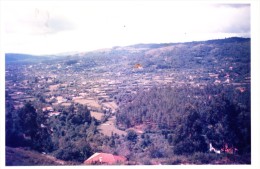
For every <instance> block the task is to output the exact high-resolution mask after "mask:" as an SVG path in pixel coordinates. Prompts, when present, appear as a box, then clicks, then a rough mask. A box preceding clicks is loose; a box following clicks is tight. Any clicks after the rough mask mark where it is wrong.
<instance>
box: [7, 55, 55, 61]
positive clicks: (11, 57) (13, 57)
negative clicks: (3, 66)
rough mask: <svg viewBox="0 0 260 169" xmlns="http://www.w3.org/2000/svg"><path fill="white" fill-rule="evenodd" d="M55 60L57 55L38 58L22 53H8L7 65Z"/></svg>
mask: <svg viewBox="0 0 260 169" xmlns="http://www.w3.org/2000/svg"><path fill="white" fill-rule="evenodd" d="M55 58H56V55H51V56H37V55H29V54H20V53H6V54H5V63H14V62H16V63H17V62H22V63H30V62H39V61H45V60H50V59H55Z"/></svg>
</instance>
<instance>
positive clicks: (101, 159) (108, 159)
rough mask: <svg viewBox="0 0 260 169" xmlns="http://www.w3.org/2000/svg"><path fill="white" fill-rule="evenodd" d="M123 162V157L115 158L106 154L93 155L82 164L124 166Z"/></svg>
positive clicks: (115, 156)
mask: <svg viewBox="0 0 260 169" xmlns="http://www.w3.org/2000/svg"><path fill="white" fill-rule="evenodd" d="M125 162H126V158H125V157H123V156H117V155H113V154H108V153H95V154H93V155H92V156H91V157H89V158H88V159H87V160H85V161H84V164H87V165H91V164H98V165H102V164H105V165H113V164H124V163H125Z"/></svg>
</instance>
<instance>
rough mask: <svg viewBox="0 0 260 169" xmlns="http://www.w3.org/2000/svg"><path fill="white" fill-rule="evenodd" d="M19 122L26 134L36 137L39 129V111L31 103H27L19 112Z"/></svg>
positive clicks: (32, 137)
mask: <svg viewBox="0 0 260 169" xmlns="http://www.w3.org/2000/svg"><path fill="white" fill-rule="evenodd" d="M18 114H19V123H20V125H21V129H22V131H23V133H24V134H26V135H28V136H30V137H31V139H34V138H35V136H36V133H37V130H38V128H39V127H38V125H37V113H36V110H35V108H34V107H33V106H32V104H31V103H26V104H25V105H24V107H23V108H21V109H20V110H19V112H18Z"/></svg>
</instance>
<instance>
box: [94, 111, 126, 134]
mask: <svg viewBox="0 0 260 169" xmlns="http://www.w3.org/2000/svg"><path fill="white" fill-rule="evenodd" d="M115 120H116V117H115V116H113V117H111V118H109V119H108V121H107V122H105V123H103V124H101V125H100V126H98V129H99V130H100V131H101V133H103V134H104V135H106V136H111V135H112V132H113V133H116V134H118V135H126V134H127V133H126V132H125V131H123V130H119V129H117V128H116V126H115Z"/></svg>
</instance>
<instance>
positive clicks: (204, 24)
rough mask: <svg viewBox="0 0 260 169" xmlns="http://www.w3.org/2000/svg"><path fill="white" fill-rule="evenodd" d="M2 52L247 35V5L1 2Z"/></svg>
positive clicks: (87, 48)
mask: <svg viewBox="0 0 260 169" xmlns="http://www.w3.org/2000/svg"><path fill="white" fill-rule="evenodd" d="M2 5H3V8H2V9H1V15H2V17H3V21H2V23H3V25H4V34H3V37H4V38H3V39H4V41H3V48H4V50H5V52H6V53H27V54H35V55H46V54H56V53H63V52H85V51H91V50H96V49H103V48H110V47H113V46H126V45H132V44H138V43H170V42H187V41H198V40H208V39H220V38H226V37H232V36H239V37H251V34H250V25H251V24H250V4H246V3H242V4H238V3H235V4H234V3H233V4H230V3H222V4H219V3H205V2H187V1H184V2H177V1H123V2H121V1H4V3H3V4H2Z"/></svg>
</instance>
